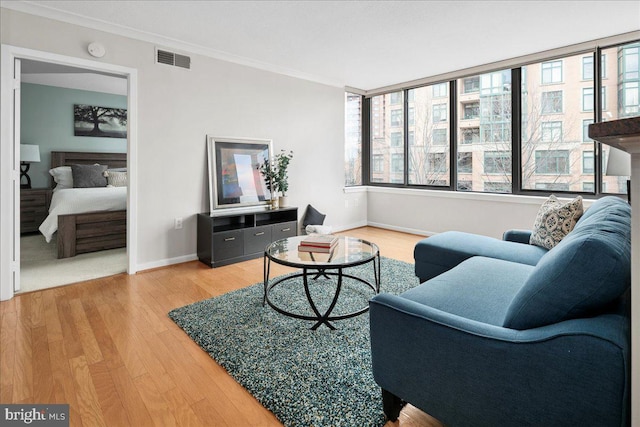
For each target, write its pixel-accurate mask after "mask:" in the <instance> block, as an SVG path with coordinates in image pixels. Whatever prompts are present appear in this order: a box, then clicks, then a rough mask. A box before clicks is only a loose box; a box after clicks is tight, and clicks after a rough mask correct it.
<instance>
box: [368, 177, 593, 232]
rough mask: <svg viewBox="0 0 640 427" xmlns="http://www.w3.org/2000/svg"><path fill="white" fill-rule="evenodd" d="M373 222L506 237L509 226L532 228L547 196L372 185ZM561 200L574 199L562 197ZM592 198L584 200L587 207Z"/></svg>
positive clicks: (370, 212) (401, 228)
mask: <svg viewBox="0 0 640 427" xmlns="http://www.w3.org/2000/svg"><path fill="white" fill-rule="evenodd" d="M367 196H368V197H367V199H368V204H367V218H368V222H369V224H371V225H377V226H381V227H384V228H390V229H395V230H398V231H405V232H409V233H415V234H423V235H432V234H435V233H441V232H444V231H448V230H456V231H465V232H468V233H477V234H482V235H485V236H490V237H495V238H502V233H503V232H504V231H505V230H509V229H526V230H530V229H531V228H532V227H533V223H534V221H535V219H536V214H537V213H538V210H539V208H540V206H541V205H542V203H543V202H544V201H545V200H546V197H536V196H511V195H502V194H482V193H461V192H448V191H435V190H404V189H390V188H380V187H377V188H376V187H369V188H368V194H367ZM559 199H560V200H570V199H566V198H562V197H559ZM592 202H593V201H592V200H584V201H583V204H584V207H585V209H586V208H588V207H589V206H591V204H592Z"/></svg>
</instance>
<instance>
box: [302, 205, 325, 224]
mask: <svg viewBox="0 0 640 427" xmlns="http://www.w3.org/2000/svg"><path fill="white" fill-rule="evenodd" d="M325 218H326V215H325V214H322V213H320V212H318V210H317V209H316V208H314V207H313V206H311V205H307V211H306V212H305V213H304V218H303V219H302V226H303V227H306V226H307V225H322V224H323V223H324V219H325Z"/></svg>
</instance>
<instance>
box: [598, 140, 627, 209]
mask: <svg viewBox="0 0 640 427" xmlns="http://www.w3.org/2000/svg"><path fill="white" fill-rule="evenodd" d="M604 174H605V175H607V176H626V177H629V176H631V154H629V153H626V152H624V151H622V150H619V149H617V148H613V147H610V148H609V157H608V158H607V167H606V169H605V171H604ZM627 200H628V201H629V203H631V180H629V179H627Z"/></svg>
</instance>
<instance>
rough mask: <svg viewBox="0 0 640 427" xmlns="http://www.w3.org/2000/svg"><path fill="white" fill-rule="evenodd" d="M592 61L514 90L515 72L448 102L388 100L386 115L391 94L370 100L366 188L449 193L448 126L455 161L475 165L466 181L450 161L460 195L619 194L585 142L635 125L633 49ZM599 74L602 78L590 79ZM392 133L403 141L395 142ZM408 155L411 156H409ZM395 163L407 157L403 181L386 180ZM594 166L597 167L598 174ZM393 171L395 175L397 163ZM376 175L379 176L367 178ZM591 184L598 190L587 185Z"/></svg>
mask: <svg viewBox="0 0 640 427" xmlns="http://www.w3.org/2000/svg"><path fill="white" fill-rule="evenodd" d="M594 53H595V51H594ZM594 53H580V54H576V55H573V56H566V57H563V58H559V59H553V60H549V61H540V62H538V63H533V64H528V65H524V66H521V67H518V68H517V69H516V71H515V72H514V73H513V76H514V78H516V79H518V80H517V81H518V84H519V86H520V87H519V88H512V87H511V86H512V85H511V83H512V82H511V77H512V70H497V71H493V72H488V73H485V74H482V75H478V76H469V77H464V78H460V79H458V81H457V84H456V87H458V88H459V93H455V94H450V93H449V88H450V84H449V82H438V83H436V84H432V85H428V86H424V87H419V88H413V89H408V90H404V91H397V92H394V95H393V98H394V102H396V103H397V104H393V107H392V108H389V107H390V106H391V105H392V103H391V94H384V95H378V96H373V97H371V99H370V111H371V115H370V121H371V128H370V132H369V133H370V136H371V140H370V141H367V142H366V143H368V144H370V152H371V155H372V158H371V165H370V170H371V171H372V174H371V176H370V177H369V180H370V182H383V183H399V184H404V185H430V186H433V185H446V186H448V185H449V180H450V177H451V171H450V170H449V165H450V163H451V162H450V148H451V147H450V143H451V142H450V139H451V138H450V137H451V136H452V135H451V133H450V132H451V130H452V129H451V126H453V125H455V126H456V128H454V130H455V132H457V133H456V135H455V136H456V137H455V139H454V140H455V141H456V142H457V144H458V147H457V151H458V152H459V153H471V159H473V157H475V158H476V162H473V161H471V162H470V163H471V164H470V168H471V172H466V171H468V170H469V162H467V157H461V158H460V159H458V158H457V159H456V164H458V163H460V164H459V168H458V171H460V170H464V171H465V172H463V174H464V179H462V178H460V177H459V179H458V182H457V183H455V188H456V189H459V190H460V191H493V190H494V189H497V191H500V192H503V191H512V190H513V191H516V192H520V191H521V190H540V191H573V192H583V191H587V192H592V193H593V192H595V191H599V190H600V189H602V192H603V193H604V192H609V193H616V194H620V193H624V192H625V191H626V178H625V177H612V176H606V175H603V174H602V173H601V170H604V169H605V166H606V164H605V163H606V158H607V156H608V150H609V147H608V146H606V145H600V144H599V143H596V142H594V141H593V140H591V139H590V138H589V136H588V126H589V124H591V123H593V122H594V120H595V119H596V117H597V118H598V120H614V119H616V118H621V117H634V116H639V115H640V102H639V101H640V70H639V64H640V61H639V59H640V42H633V43H627V44H625V45H620V46H613V47H609V48H605V49H603V50H602V55H601V57H600V58H595V54H594ZM596 59H597V61H596ZM596 66H598V67H599V69H600V72H599V73H596V72H595V71H596V70H595V67H596ZM596 75H598V76H599V77H601V80H600V81H599V82H598V85H599V86H601V87H602V92H601V93H600V94H598V96H597V97H596V94H595V90H594V87H595V83H596V82H595V81H594V78H595V76H596ZM518 77H519V78H518ZM512 89H516V90H518V89H519V91H520V92H519V94H513V92H512ZM445 91H446V92H445ZM443 95H444V96H443ZM516 95H517V96H516ZM405 96H406V97H407V103H406V105H405V103H404V102H403V100H404V97H405ZM512 96H514V97H515V99H518V98H519V101H520V107H521V108H520V116H519V117H512V108H511V99H512ZM442 101H445V102H442ZM451 102H455V105H454V108H455V109H456V114H455V117H457V118H458V120H457V123H455V124H454V123H451V122H450V119H451V118H450V117H449V111H450V109H451V108H452V106H451V105H450V103H451ZM596 104H598V105H599V106H600V107H601V109H602V111H601V112H597V113H598V114H596V112H595V111H594V108H595V105H596ZM405 107H408V110H407V111H405ZM392 111H394V112H393V113H392ZM392 116H393V117H392ZM405 116H406V117H407V119H408V123H407V124H406V127H407V130H408V133H407V134H406V135H405V129H404V128H403V125H404V117H405ZM514 120H515V121H519V128H520V131H521V134H520V136H519V138H518V139H516V140H515V142H514V141H512V122H513V121H514ZM391 129H392V130H393V132H399V133H400V135H399V136H398V135H394V136H393V137H392V136H391V133H392V132H391ZM392 141H393V143H392ZM516 144H517V145H516ZM514 145H515V149H518V150H519V151H520V153H519V157H520V161H519V164H520V165H521V170H520V179H519V180H518V181H519V182H520V187H519V188H515V189H512V184H511V183H512V173H513V171H512V170H511V168H512V165H511V153H512V150H513V149H514ZM405 147H409V148H408V149H407V152H405ZM600 147H601V148H600ZM498 153H500V154H498ZM600 154H601V155H600ZM374 155H375V156H381V157H377V160H376V161H375V162H378V164H380V163H381V164H382V167H374V163H375V162H374V160H373V156H374ZM394 155H395V158H396V159H399V158H400V156H399V155H402V156H404V160H403V162H402V165H403V166H404V165H405V164H407V165H408V170H407V171H403V172H405V174H404V176H403V177H402V179H400V177H399V176H398V174H397V173H395V175H394V176H390V173H391V169H392V168H391V162H392V160H391V159H392V156H394ZM464 156H468V154H464ZM380 159H381V160H380ZM596 159H597V160H598V161H600V162H603V163H602V164H601V165H600V166H599V167H598V168H596V167H595V166H596V165H595V163H594V162H595V161H596ZM458 160H460V162H458ZM394 161H395V162H397V163H396V164H397V165H398V166H399V164H400V163H399V160H394ZM394 169H395V170H398V168H394ZM374 170H377V171H379V172H375V173H374V172H373V171H374ZM376 173H377V174H378V175H379V176H378V175H376V176H374V175H375V174H376ZM385 173H386V174H387V175H385ZM596 174H597V175H596ZM594 178H595V179H598V180H599V181H600V182H599V183H596V184H595V185H594V184H593V182H594ZM598 194H600V193H598Z"/></svg>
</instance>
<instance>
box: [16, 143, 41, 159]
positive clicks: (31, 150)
mask: <svg viewBox="0 0 640 427" xmlns="http://www.w3.org/2000/svg"><path fill="white" fill-rule="evenodd" d="M20 161H21V162H24V163H38V162H40V146H39V145H28V144H20Z"/></svg>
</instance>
